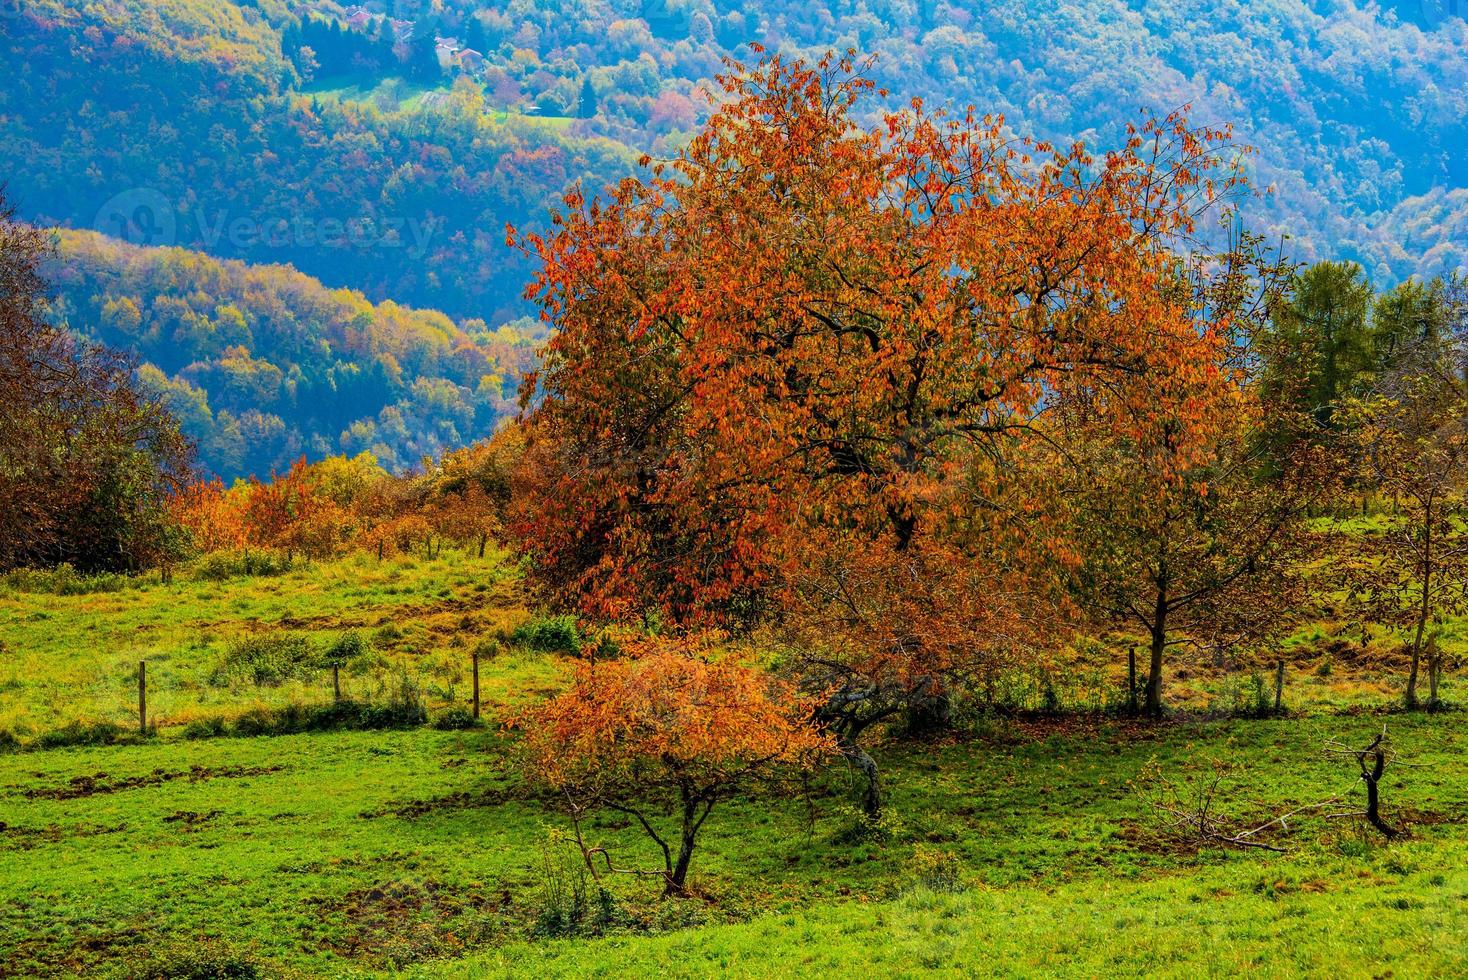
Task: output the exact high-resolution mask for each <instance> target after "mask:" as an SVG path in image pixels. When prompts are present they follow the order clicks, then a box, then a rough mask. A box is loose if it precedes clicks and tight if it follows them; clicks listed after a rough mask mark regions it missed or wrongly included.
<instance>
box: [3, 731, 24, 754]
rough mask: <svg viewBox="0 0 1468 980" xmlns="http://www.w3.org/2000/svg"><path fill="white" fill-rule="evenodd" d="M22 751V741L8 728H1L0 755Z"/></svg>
mask: <svg viewBox="0 0 1468 980" xmlns="http://www.w3.org/2000/svg"><path fill="white" fill-rule="evenodd" d="M19 751H20V739H18V738H16V737H15V733H14V732H12V731H11V730H10V729H8V728H0V755H5V754H6V753H9V752H19Z"/></svg>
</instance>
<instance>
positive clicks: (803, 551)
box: [511, 55, 1237, 809]
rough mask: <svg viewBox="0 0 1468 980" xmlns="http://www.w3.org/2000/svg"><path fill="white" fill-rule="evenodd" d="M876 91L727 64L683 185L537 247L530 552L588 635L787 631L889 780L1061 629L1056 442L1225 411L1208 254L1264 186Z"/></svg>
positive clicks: (1144, 143) (848, 78)
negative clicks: (922, 736)
mask: <svg viewBox="0 0 1468 980" xmlns="http://www.w3.org/2000/svg"><path fill="white" fill-rule="evenodd" d="M865 67H866V66H865V65H863V64H858V63H857V62H856V61H855V60H854V57H853V56H851V55H848V56H846V57H841V58H837V57H831V56H828V57H827V58H825V59H823V60H821V61H820V62H818V63H816V64H806V63H803V62H799V61H795V62H790V61H786V60H784V59H782V58H778V57H771V58H768V59H766V60H763V61H761V62H760V63H759V64H758V65H755V66H745V65H741V64H737V63H731V65H730V68H729V71H728V74H727V75H726V76H724V77H723V78H722V84H723V88H724V93H725V99H724V101H723V103H722V104H721V106H720V107H719V108H718V110H717V111H716V112H715V113H714V115H713V117H712V118H711V119H710V120H709V123H708V125H707V126H706V128H705V129H704V131H703V132H702V133H701V134H699V135H698V136H697V137H696V138H695V139H694V140H693V141H692V142H691V143H690V144H689V146H688V147H687V148H686V149H685V150H684V151H683V152H681V153H680V154H679V155H678V156H677V158H676V159H674V160H673V161H672V162H671V163H669V164H666V165H658V166H655V167H653V168H652V169H651V172H650V174H649V176H648V177H647V178H646V179H642V180H635V179H629V180H626V181H624V182H623V183H622V184H621V185H619V186H618V187H616V188H614V189H611V190H610V191H609V192H608V197H607V198H606V199H605V200H597V201H591V202H588V201H586V200H584V199H583V198H582V196H581V195H580V194H579V193H572V194H571V195H569V196H568V198H567V200H566V208H565V210H564V211H563V212H562V213H560V214H559V215H557V216H556V218H555V227H554V230H553V233H550V234H546V235H536V234H525V235H518V236H517V235H515V234H514V233H513V231H512V234H511V237H512V240H514V241H516V242H517V243H518V244H519V245H520V247H522V248H524V249H525V250H527V251H528V252H530V253H532V254H533V255H534V256H535V257H536V258H537V259H538V260H539V263H540V272H539V276H538V279H537V281H536V283H535V285H534V287H533V289H532V294H533V295H534V297H535V298H536V299H537V300H538V302H539V304H540V306H541V311H542V315H543V317H544V318H545V320H546V321H547V322H548V323H549V324H551V325H552V326H553V327H554V328H555V332H554V334H553V336H552V339H551V340H550V342H549V344H548V346H547V349H546V351H545V357H544V361H543V364H542V367H541V369H540V370H539V372H538V373H537V374H535V375H534V376H532V377H531V378H530V379H529V381H528V382H527V385H526V387H525V389H524V395H525V399H526V403H527V405H530V406H533V411H532V412H531V413H530V418H529V420H528V422H529V424H528V428H527V433H528V440H529V441H528V447H527V452H526V457H525V460H524V465H523V467H522V469H521V473H520V479H521V481H522V483H523V485H524V489H526V490H528V491H530V492H527V493H523V494H521V495H520V498H519V499H520V501H521V504H520V510H519V513H518V516H517V519H516V520H514V521H513V523H514V525H515V526H514V528H513V530H514V531H515V532H516V533H517V534H518V536H519V538H520V540H521V541H522V542H523V543H524V545H525V546H526V547H527V548H528V550H529V551H530V553H531V555H532V557H533V560H534V571H535V575H536V576H537V578H538V580H539V582H540V583H541V584H542V586H544V587H545V589H546V590H547V592H548V594H549V595H550V596H551V597H552V598H553V599H554V600H556V601H558V602H559V603H560V604H562V605H565V606H567V607H572V608H576V609H578V610H579V611H581V612H582V613H584V614H586V615H589V616H592V617H598V618H608V619H616V618H627V617H635V616H639V615H642V614H644V613H645V612H646V611H648V610H649V609H656V610H658V611H659V612H660V614H661V615H662V617H663V618H664V619H665V620H667V621H670V622H673V623H677V624H683V625H692V624H698V623H709V622H713V623H717V624H719V625H722V626H725V627H730V628H747V627H750V626H754V625H756V624H759V623H762V622H777V623H780V624H781V626H782V628H789V630H788V632H787V633H786V634H785V635H786V636H787V638H789V639H790V641H791V642H792V645H793V646H794V648H795V651H796V654H797V657H796V660H797V661H798V663H799V664H800V666H801V670H802V676H803V677H804V678H805V680H806V682H807V684H808V686H809V688H810V689H811V690H819V691H821V692H823V694H824V695H825V696H826V698H827V708H826V709H825V710H824V712H823V715H822V720H823V721H824V722H825V723H826V724H827V725H828V726H830V728H831V730H832V732H833V734H835V735H836V736H837V739H838V741H839V743H840V745H841V747H842V749H843V750H844V751H846V753H847V755H848V757H849V758H851V759H852V760H853V761H854V762H856V763H858V765H860V766H861V767H862V768H863V770H864V771H867V772H868V775H869V776H873V777H874V775H875V767H874V765H871V760H870V759H868V758H865V754H864V753H862V752H861V751H860V749H859V748H858V747H857V737H858V736H859V734H860V733H861V731H862V730H864V729H865V728H867V727H869V726H870V725H872V724H875V723H877V722H879V721H880V720H882V719H883V718H886V717H888V716H890V715H891V714H892V713H893V712H895V711H897V710H899V709H900V708H901V707H902V706H903V705H904V704H906V703H908V702H909V701H910V699H911V698H912V697H913V696H928V695H931V694H932V693H933V692H934V691H941V689H942V688H943V686H944V685H945V684H948V683H951V682H952V681H953V680H954V679H955V678H960V677H962V676H963V675H964V674H965V672H967V671H968V670H969V669H971V667H972V665H973V664H974V663H975V662H977V661H980V660H982V659H984V658H987V657H992V656H995V655H996V654H997V653H998V652H999V651H1000V650H1001V648H1002V650H1004V651H1013V650H1023V649H1024V648H1025V647H1026V645H1027V644H1031V643H1033V642H1034V639H1035V633H1036V630H1037V629H1042V628H1048V625H1049V620H1048V618H1047V617H1046V616H1043V615H1037V614H1036V613H1037V610H1041V609H1044V608H1046V606H1047V603H1048V600H1049V599H1050V598H1051V597H1052V595H1053V593H1052V590H1051V588H1050V586H1049V584H1048V580H1046V579H1045V577H1044V576H1040V575H1038V574H1037V570H1038V569H1041V568H1049V567H1053V566H1054V563H1055V562H1056V561H1060V562H1064V561H1066V560H1067V559H1068V556H1067V554H1066V548H1065V543H1064V541H1063V540H1061V539H1059V538H1057V537H1056V536H1055V535H1052V534H1049V533H1047V532H1046V520H1047V516H1046V509H1045V507H1044V506H1043V501H1041V500H1036V499H1033V498H1025V497H1024V496H1023V495H1016V494H1014V493H1011V492H1009V491H1008V489H1007V488H1008V486H1009V481H1008V479H1007V473H1008V472H1009V469H1010V465H1011V464H1010V462H1009V461H1010V460H1011V459H1013V458H1015V453H1014V449H1015V447H1016V445H1018V444H1020V443H1022V442H1023V440H1025V439H1027V438H1032V437H1033V435H1032V430H1033V427H1034V424H1035V422H1036V420H1037V419H1038V418H1039V417H1040V416H1042V415H1043V413H1044V412H1045V411H1046V410H1047V409H1048V408H1050V407H1052V406H1054V405H1056V404H1059V403H1061V402H1063V401H1064V400H1066V399H1071V398H1084V399H1086V401H1087V404H1088V405H1090V406H1093V407H1094V409H1095V410H1096V411H1098V412H1099V413H1100V415H1101V416H1102V417H1105V418H1111V419H1115V420H1124V421H1118V422H1117V424H1118V425H1123V424H1124V425H1125V426H1126V427H1127V428H1128V429H1135V428H1138V427H1142V428H1145V427H1147V426H1148V425H1149V424H1150V422H1149V420H1150V419H1151V418H1152V417H1153V413H1152V412H1150V411H1148V407H1149V406H1155V407H1157V408H1158V409H1159V412H1158V413H1157V417H1159V418H1160V417H1165V418H1166V419H1168V420H1169V424H1172V422H1174V421H1175V420H1177V419H1179V418H1181V419H1184V420H1186V419H1188V418H1189V413H1190V412H1192V411H1194V410H1195V409H1193V408H1192V407H1191V405H1190V399H1191V397H1192V393H1193V392H1195V391H1196V390H1197V389H1198V387H1199V386H1200V385H1202V386H1207V385H1210V384H1223V383H1225V379H1224V377H1223V372H1222V371H1220V369H1219V364H1220V362H1221V357H1222V355H1221V349H1222V344H1221V342H1220V337H1221V335H1222V334H1224V333H1226V332H1227V328H1228V324H1227V318H1228V315H1229V314H1228V311H1227V309H1226V304H1225V305H1224V306H1219V305H1215V304H1212V303H1206V302H1204V301H1203V299H1202V297H1204V296H1206V295H1207V290H1205V289H1203V288H1201V286H1200V282H1201V280H1202V279H1203V278H1205V277H1206V268H1207V265H1206V264H1205V263H1204V261H1203V260H1202V259H1201V258H1200V257H1199V253H1198V252H1197V251H1196V250H1195V249H1194V246H1195V244H1196V243H1194V242H1192V238H1193V236H1194V232H1195V224H1196V221H1197V218H1198V215H1199V214H1200V212H1201V211H1202V210H1203V209H1204V208H1206V207H1207V206H1208V205H1209V204H1210V203H1211V202H1213V201H1214V200H1215V199H1216V197H1217V196H1218V194H1219V193H1220V192H1221V191H1222V190H1224V189H1226V188H1227V187H1229V186H1232V185H1233V184H1235V183H1236V181H1237V178H1236V176H1235V174H1234V172H1233V170H1231V169H1229V168H1227V167H1226V166H1225V165H1224V162H1223V160H1222V158H1221V157H1220V155H1219V154H1220V152H1221V150H1222V149H1223V148H1224V147H1225V146H1226V144H1227V140H1228V134H1227V133H1225V132H1216V131H1211V130H1198V129H1194V128H1190V127H1189V125H1188V124H1187V122H1186V121H1185V119H1183V118H1182V117H1181V116H1173V117H1169V118H1168V119H1166V120H1164V121H1161V122H1156V123H1151V124H1148V125H1146V126H1143V127H1141V128H1139V129H1138V130H1136V131H1134V132H1132V133H1131V134H1130V136H1129V138H1128V140H1127V141H1126V143H1125V144H1124V145H1123V146H1121V147H1119V148H1117V149H1116V150H1114V151H1111V152H1108V153H1106V154H1104V155H1094V154H1092V153H1091V152H1090V151H1088V150H1087V149H1085V148H1084V147H1082V146H1079V145H1077V146H1073V147H1070V148H1068V149H1058V150H1057V149H1054V148H1052V147H1050V146H1047V145H1045V144H1043V143H1038V142H1034V141H1030V140H1025V139H1015V138H1012V137H1011V136H1010V135H1008V134H1007V132H1006V131H1005V129H1004V128H1003V125H1002V122H1001V121H1000V120H996V119H989V118H977V117H975V116H974V115H973V114H972V113H969V114H968V115H966V116H963V117H959V118H952V117H949V116H947V115H945V114H944V113H941V112H932V111H929V110H928V109H926V108H925V107H924V106H923V105H922V104H921V103H918V102H913V103H912V104H911V105H909V106H907V107H904V108H902V109H901V110H899V111H890V112H885V113H881V114H880V115H879V116H877V117H876V118H877V120H878V121H877V123H876V125H872V126H867V125H863V124H862V123H861V122H859V119H862V118H870V117H869V116H865V115H863V114H864V113H867V112H868V108H867V106H866V105H865V104H864V103H865V102H866V101H867V100H872V99H879V98H882V97H884V96H885V93H879V92H875V91H874V87H873V85H872V83H871V82H870V81H868V80H867V78H866V77H865V75H864V70H865ZM1185 255H1187V256H1189V257H1188V258H1184V256H1185ZM1225 264H1226V263H1225ZM1129 434H1130V435H1132V436H1133V437H1137V436H1139V435H1141V434H1140V433H1136V432H1130V433H1129ZM1181 435H1182V437H1183V438H1184V439H1185V438H1186V431H1184V432H1183V433H1182V434H1181ZM1182 455H1183V457H1184V458H1185V457H1186V453H1183V454H1182ZM815 623H818V624H820V628H819V629H808V628H802V624H806V625H809V624H815ZM867 803H868V808H869V809H875V807H876V805H877V796H876V792H875V781H874V779H873V781H872V784H871V788H870V791H869V793H868V799H867Z"/></svg>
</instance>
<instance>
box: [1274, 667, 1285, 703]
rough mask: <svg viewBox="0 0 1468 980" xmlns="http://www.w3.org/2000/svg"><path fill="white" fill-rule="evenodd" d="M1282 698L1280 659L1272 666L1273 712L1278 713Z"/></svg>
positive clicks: (1282, 678) (1282, 674)
mask: <svg viewBox="0 0 1468 980" xmlns="http://www.w3.org/2000/svg"><path fill="white" fill-rule="evenodd" d="M1283 700H1284V661H1283V660H1281V661H1280V662H1279V663H1277V664H1275V667H1274V713H1275V714H1279V710H1280V706H1281V704H1282V703H1283Z"/></svg>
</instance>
